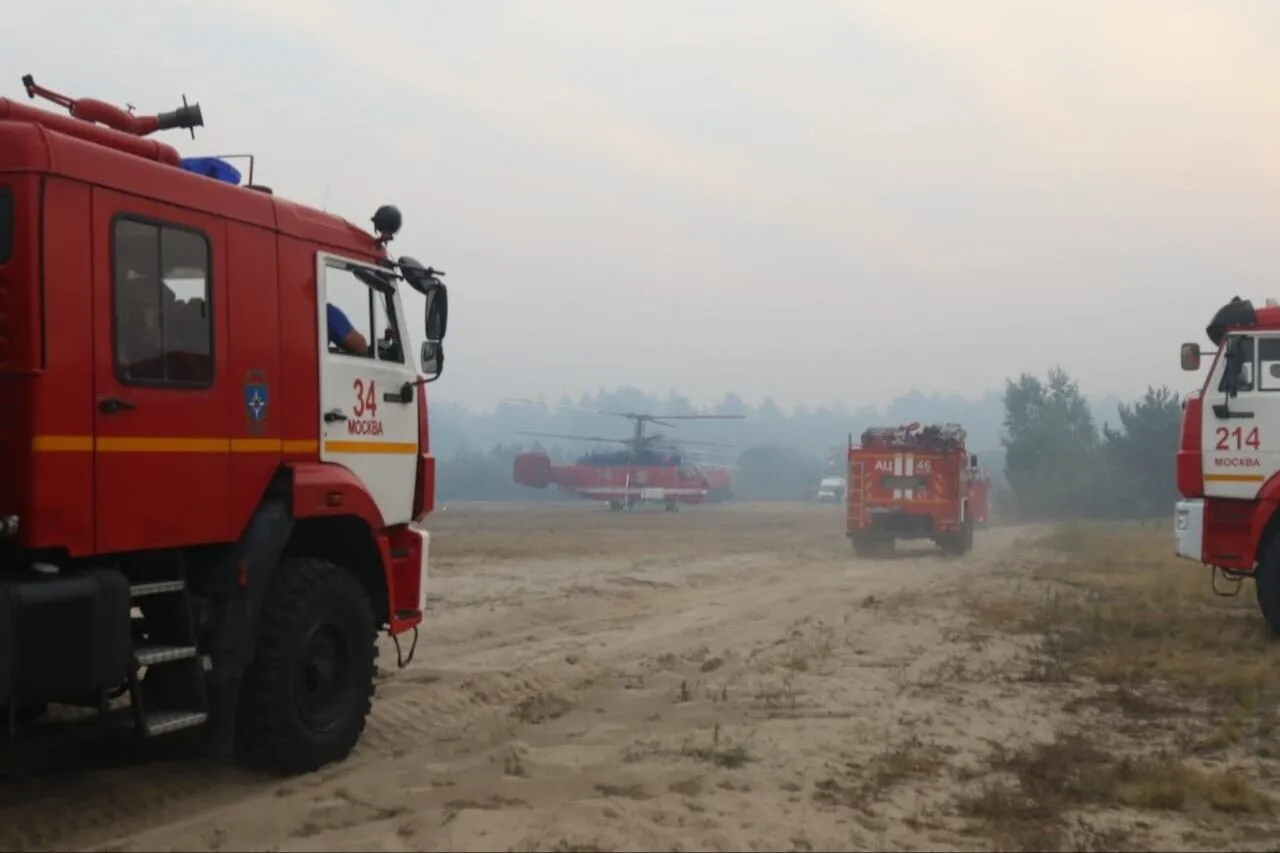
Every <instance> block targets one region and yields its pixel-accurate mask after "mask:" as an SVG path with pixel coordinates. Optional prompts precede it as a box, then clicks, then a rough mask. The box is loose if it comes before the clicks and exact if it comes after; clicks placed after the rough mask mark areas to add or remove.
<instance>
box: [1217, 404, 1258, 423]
mask: <svg viewBox="0 0 1280 853" xmlns="http://www.w3.org/2000/svg"><path fill="white" fill-rule="evenodd" d="M1213 413H1214V414H1215V415H1216V416H1218V417H1219V418H1221V419H1223V420H1227V419H1230V418H1246V419H1247V418H1252V417H1253V412H1244V411H1241V410H1240V409H1232V408H1230V407H1228V406H1227V405H1226V404H1225V403H1214V404H1213Z"/></svg>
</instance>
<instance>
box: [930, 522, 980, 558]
mask: <svg viewBox="0 0 1280 853" xmlns="http://www.w3.org/2000/svg"><path fill="white" fill-rule="evenodd" d="M938 544H939V545H941V546H942V552H943V553H944V554H946V555H947V556H949V557H963V556H964V555H965V554H968V553H969V552H970V551H971V550H973V520H972V519H965V520H964V522H963V523H962V524H961V525H960V530H959V531H957V532H956V533H951V534H948V535H947V536H945V537H943V538H942V539H939V540H938Z"/></svg>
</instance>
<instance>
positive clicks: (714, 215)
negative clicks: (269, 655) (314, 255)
mask: <svg viewBox="0 0 1280 853" xmlns="http://www.w3.org/2000/svg"><path fill="white" fill-rule="evenodd" d="M1277 44H1280V4H1278V3H1275V2H1268V0H1256V2H1231V1H1230V0H1213V2H1208V0H1195V2H1191V0H1186V2H1183V1H1182V0H1144V1H1143V2H1139V1H1138V0H1125V2H1116V0H1110V2H1104V0H1096V2H1095V1H1094V0H1072V2H1064V0H1045V2H1031V0H1023V2H996V0H991V2H984V1H983V0H966V2H955V0H928V1H927V0H910V2H905V0H792V2H786V3H784V2H782V0H769V2H765V0H686V2H675V0H629V2H622V0H525V2H519V3H517V2H514V0H416V2H415V0H401V2H393V0H361V2H359V3H357V2H354V0H351V2H345V3H339V2H334V0H308V2H302V1H301V0H254V2H250V0H167V2H158V0H131V2H130V0H124V1H123V2H113V3H110V4H106V3H89V2H86V0H79V2H73V1H72V0H46V2H44V3H40V4H10V8H6V10H5V12H4V25H3V27H0V58H3V62H0V65H2V66H3V69H0V70H2V71H3V74H4V75H7V76H4V77H3V78H0V94H6V95H9V96H10V97H21V94H22V93H21V85H20V82H19V79H20V77H21V76H22V75H23V74H25V73H28V72H30V73H32V74H34V75H35V77H36V80H37V81H38V82H40V83H42V84H44V85H47V86H50V87H52V88H55V89H59V90H63V91H65V92H66V93H67V94H69V95H71V96H73V97H74V96H86V97H98V98H103V99H106V100H110V101H115V102H124V101H128V102H129V103H132V104H134V105H135V106H136V107H137V108H138V110H139V111H141V112H155V111H157V110H167V109H171V108H173V107H174V106H176V105H177V104H178V103H179V102H180V96H181V95H182V94H183V93H184V92H185V93H186V94H187V96H188V97H189V98H190V99H191V100H193V101H197V100H198V101H199V102H200V104H201V106H202V108H203V110H204V116H205V121H206V124H207V125H208V126H207V127H206V128H205V129H204V130H203V131H199V132H197V139H196V141H195V142H192V141H191V140H190V138H189V137H184V136H183V135H179V134H176V133H169V134H164V135H163V137H166V138H167V141H169V142H171V143H173V144H176V145H177V146H178V147H179V148H180V149H181V150H182V151H183V152H184V153H188V154H209V153H237V152H241V151H251V152H253V153H254V154H256V155H257V170H258V171H257V175H256V179H257V180H258V182H260V183H266V184H268V185H270V186H272V187H274V188H275V190H276V192H277V193H279V194H281V195H285V196H288V197H291V198H293V199H296V200H299V201H304V202H308V203H313V204H316V205H322V204H323V205H327V207H328V208H329V209H330V210H331V211H333V212H336V213H340V214H342V215H344V216H346V217H347V218H349V219H351V220H353V221H355V222H357V223H360V224H367V223H368V218H369V216H371V215H372V212H373V210H374V208H375V207H376V206H377V205H378V204H380V203H383V202H392V203H395V204H397V205H399V207H400V208H401V210H402V211H403V212H404V216H405V228H404V230H403V232H402V233H401V236H400V238H399V239H398V240H397V241H396V242H395V243H394V244H393V250H397V251H398V252H399V253H402V254H411V255H415V256H417V257H418V258H420V259H422V260H423V261H426V262H429V263H431V264H434V265H435V266H437V267H440V268H443V269H444V270H446V271H447V272H448V276H447V277H446V280H447V281H448V282H449V283H450V284H451V285H452V287H451V292H450V297H451V303H452V304H451V318H450V329H449V334H450V338H449V341H448V347H447V351H448V366H447V371H446V374H445V376H444V378H442V379H441V381H440V382H439V383H438V384H437V385H436V386H434V388H435V396H436V398H438V399H449V400H454V401H458V402H462V403H464V404H466V405H468V406H475V407H486V408H487V407H488V406H489V405H491V404H492V403H493V402H495V401H496V400H497V399H498V398H500V397H502V396H519V397H529V396H536V395H538V394H545V395H547V396H548V397H552V398H554V397H555V396H558V395H559V394H560V393H562V392H565V391H567V392H569V393H570V394H572V395H574V396H577V395H578V394H579V393H580V392H581V391H583V390H594V389H595V388H596V387H597V386H601V385H604V386H608V387H613V386H616V385H619V384H631V385H636V386H638V387H640V388H643V389H645V390H647V391H657V392H665V391H666V390H667V389H668V388H671V387H676V388H678V389H680V390H681V391H683V392H684V393H686V394H688V395H690V396H691V397H693V398H694V399H695V400H697V401H700V402H702V401H709V400H711V399H713V398H718V397H719V396H720V394H721V393H722V392H724V391H727V390H734V391H737V392H739V393H741V394H742V395H743V396H744V397H746V398H747V399H748V400H749V401H751V402H756V401H758V400H759V399H761V398H763V397H764V396H766V395H772V396H774V397H775V399H777V400H778V401H779V402H780V403H782V404H783V405H792V404H795V403H800V402H802V403H806V404H817V403H835V402H845V403H848V404H850V405H856V404H860V403H873V404H879V403H882V402H885V401H887V400H888V399H889V398H891V397H894V396H896V395H898V394H900V393H902V392H904V391H906V390H909V389H910V388H913V387H914V388H919V389H921V390H923V391H926V392H932V391H944V392H958V393H962V394H978V393H980V392H981V391H983V390H984V389H986V388H989V387H995V386H998V385H1000V384H1001V383H1002V381H1003V380H1004V378H1005V377H1006V376H1008V375H1009V374H1011V373H1014V372H1017V371H1018V370H1021V369H1031V370H1035V371H1037V372H1043V371H1044V370H1045V369H1046V368H1047V367H1049V366H1051V365H1053V364H1055V363H1060V364H1061V365H1062V366H1064V367H1065V368H1067V369H1068V370H1069V371H1070V372H1072V373H1074V374H1075V375H1076V376H1077V377H1078V378H1079V379H1080V381H1081V384H1082V385H1083V387H1084V389H1085V390H1086V391H1088V392H1089V393H1092V394H1105V393H1109V392H1115V393H1118V394H1122V395H1132V394H1135V393H1137V392H1139V391H1140V390H1141V389H1142V388H1143V387H1144V386H1145V385H1146V384H1147V383H1149V382H1155V383H1157V384H1158V383H1164V382H1167V383H1170V384H1173V385H1174V386H1175V387H1177V388H1186V387H1188V386H1189V377H1187V376H1185V375H1183V374H1181V373H1180V372H1179V371H1178V369H1177V364H1178V355H1177V349H1178V344H1179V342H1181V341H1182V340H1197V341H1201V342H1203V341H1204V335H1203V329H1204V326H1205V324H1206V323H1207V322H1208V320H1209V318H1210V316H1211V314H1212V312H1213V311H1214V310H1215V309H1216V308H1217V307H1218V306H1219V305H1220V304H1221V303H1223V302H1225V301H1226V300H1227V299H1229V298H1230V297H1231V296H1233V295H1236V294H1239V295H1242V296H1246V297H1251V298H1253V299H1254V300H1255V301H1257V302H1259V303H1260V302H1261V300H1262V299H1263V298H1265V297H1267V296H1272V295H1274V296H1277V297H1280V281H1277V275H1276V270H1277V267H1278V266H1280V241H1278V240H1276V239H1275V236H1276V234H1277V231H1278V229H1280V54H1278V53H1277V52H1276V50H1275V47H1276V45H1277Z"/></svg>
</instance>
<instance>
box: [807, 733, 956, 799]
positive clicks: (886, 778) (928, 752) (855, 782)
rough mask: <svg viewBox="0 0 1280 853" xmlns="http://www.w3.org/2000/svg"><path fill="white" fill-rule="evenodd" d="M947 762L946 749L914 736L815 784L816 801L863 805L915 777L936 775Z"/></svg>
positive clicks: (814, 796)
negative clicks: (865, 761)
mask: <svg viewBox="0 0 1280 853" xmlns="http://www.w3.org/2000/svg"><path fill="white" fill-rule="evenodd" d="M945 765H946V751H945V750H943V749H942V748H940V747H938V746H936V745H935V744H931V743H926V742H925V741H922V740H921V739H920V738H919V737H918V736H916V735H912V736H911V737H910V738H908V739H907V740H905V741H903V742H902V743H899V744H897V745H896V746H893V747H891V748H889V749H887V750H885V751H884V752H881V753H879V754H877V755H875V756H874V757H872V759H871V760H870V761H869V762H867V763H866V764H861V763H858V762H853V761H850V762H848V763H847V764H846V765H845V766H844V767H843V768H841V769H840V770H839V771H838V772H836V773H834V774H833V775H831V776H828V777H826V778H824V779H820V780H818V781H817V782H816V783H814V792H813V799H814V801H815V802H819V803H823V804H824V805H831V806H844V807H846V808H862V807H864V806H866V805H869V804H870V803H873V802H875V801H876V800H879V799H881V798H883V797H884V796H885V794H887V793H888V792H889V791H890V790H892V789H893V788H896V787H897V786H899V785H901V784H902V783H904V782H906V781H908V780H911V779H924V778H928V777H931V776H934V775H936V774H937V773H938V771H940V770H941V769H942V768H943V767H944V766H945Z"/></svg>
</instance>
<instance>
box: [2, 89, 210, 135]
mask: <svg viewBox="0 0 1280 853" xmlns="http://www.w3.org/2000/svg"><path fill="white" fill-rule="evenodd" d="M22 85H23V87H24V88H25V89H26V90H27V97H28V98H30V99H32V100H35V99H36V98H38V97H39V98H44V99H45V100H46V101H49V102H51V103H53V104H56V105H57V106H60V107H62V108H64V109H65V110H66V111H67V112H68V113H70V114H71V116H72V117H73V118H78V119H80V120H81V121H85V122H88V123H90V124H101V125H106V126H107V127H109V128H111V129H113V130H118V131H120V132H121V133H127V134H129V135H130V136H149V135H151V134H153V133H155V132H156V131H157V130H174V129H182V130H189V131H191V138H192V139H195V138H196V131H195V129H196V128H197V127H204V116H203V115H202V114H201V112H200V105H199V104H188V103H187V96H186V95H183V96H182V106H180V107H178V108H177V109H176V110H171V111H170V112H167V113H157V114H156V115H152V116H140V115H134V114H133V108H132V107H130V108H129V109H121V108H120V107H117V106H115V105H114V104H108V103H107V102H106V101H99V100H96V99H94V98H68V97H67V96H66V95H60V94H58V93H57V92H55V91H53V90H52V89H46V88H45V87H43V86H39V85H37V84H36V81H35V78H34V77H32V76H31V75H30V74H28V75H26V76H25V77H23V78H22Z"/></svg>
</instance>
